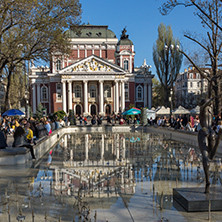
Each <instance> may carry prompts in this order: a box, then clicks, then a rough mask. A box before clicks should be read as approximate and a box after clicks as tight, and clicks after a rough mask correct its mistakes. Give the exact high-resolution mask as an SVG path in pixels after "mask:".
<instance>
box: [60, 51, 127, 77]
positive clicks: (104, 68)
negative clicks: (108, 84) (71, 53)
mask: <svg viewBox="0 0 222 222" xmlns="http://www.w3.org/2000/svg"><path fill="white" fill-rule="evenodd" d="M94 72H95V73H101V74H104V73H107V74H108V73H116V74H117V73H119V74H125V73H126V72H125V70H124V69H122V68H121V67H119V66H118V65H116V64H113V63H111V62H108V61H106V60H105V59H102V58H99V57H98V56H95V55H91V56H89V57H87V58H84V59H82V60H80V61H77V62H75V63H73V64H71V65H69V66H67V67H65V68H64V69H61V70H60V71H59V74H75V73H76V74H77V73H94Z"/></svg>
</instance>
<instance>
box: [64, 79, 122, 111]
mask: <svg viewBox="0 0 222 222" xmlns="http://www.w3.org/2000/svg"><path fill="white" fill-rule="evenodd" d="M72 82H73V81H71V80H67V81H66V80H63V81H62V109H63V110H64V111H65V112H66V113H67V112H68V110H69V109H72V107H73V101H72V95H73V92H72ZM66 83H68V90H67V89H66ZM88 85H89V80H83V92H84V93H83V95H84V97H83V104H84V115H88V114H89V93H88V92H89V91H88ZM113 89H115V90H114V97H113V99H112V101H113V104H114V110H113V111H114V112H115V113H118V112H119V111H121V112H123V111H124V110H125V82H124V81H123V80H115V84H114V87H113ZM67 91H68V107H67V102H66V101H67V99H66V96H67V95H66V92H67ZM101 92H102V93H101ZM97 95H99V104H98V105H99V114H100V115H104V113H105V110H104V105H105V104H104V80H99V93H98V92H97ZM67 108H68V110H67Z"/></svg>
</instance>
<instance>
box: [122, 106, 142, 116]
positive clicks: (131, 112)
mask: <svg viewBox="0 0 222 222" xmlns="http://www.w3.org/2000/svg"><path fill="white" fill-rule="evenodd" d="M138 114H141V110H140V109H138V108H134V107H133V108H132V109H129V110H127V111H125V112H123V113H122V115H128V116H129V115H138Z"/></svg>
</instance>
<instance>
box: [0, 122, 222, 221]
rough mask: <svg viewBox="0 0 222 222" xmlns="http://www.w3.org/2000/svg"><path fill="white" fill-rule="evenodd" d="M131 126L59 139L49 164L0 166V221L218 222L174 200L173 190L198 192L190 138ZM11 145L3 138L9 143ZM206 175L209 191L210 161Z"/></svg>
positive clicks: (216, 173) (216, 177)
mask: <svg viewBox="0 0 222 222" xmlns="http://www.w3.org/2000/svg"><path fill="white" fill-rule="evenodd" d="M89 127H90V126H89ZM95 127H96V126H94V128H93V127H92V129H95ZM118 128H120V126H119V127H118ZM132 128H133V127H132ZM136 129H137V130H136V131H135V132H128V133H110V132H109V133H108V132H106V133H105V132H104V133H95V130H94V132H91V133H78V132H77V133H75V134H70V135H66V136H65V137H63V138H61V139H60V141H59V143H57V145H55V146H54V147H53V148H52V160H51V163H50V164H49V165H48V161H49V160H48V157H49V155H48V154H46V155H45V156H43V157H42V158H41V159H39V160H37V161H36V162H29V163H27V164H25V165H18V166H4V167H1V170H0V194H1V205H0V221H2V222H8V218H9V215H10V217H11V221H12V222H13V221H15V222H16V217H17V216H18V215H19V212H20V214H21V215H24V216H25V218H26V219H25V221H34V222H42V221H67V222H68V221H70V222H71V221H87V220H86V218H88V221H101V222H103V221H113V222H116V221H117V222H122V221H153V222H156V221H208V217H209V216H210V217H211V221H222V212H216V211H215V212H211V213H210V215H209V213H208V212H190V213H188V212H186V211H185V210H184V209H183V208H182V207H181V206H180V205H179V204H178V203H177V202H175V201H174V200H173V192H172V190H173V188H182V187H183V188H188V187H189V188H191V187H196V188H197V187H199V188H203V187H204V173H203V169H202V166H201V165H200V164H201V163H200V159H199V150H198V148H197V146H196V145H197V144H196V133H184V132H181V131H175V130H169V129H165V128H160V127H158V128H156V127H146V132H144V131H145V130H144V129H142V128H141V126H136ZM134 130H135V127H134ZM134 130H132V131H134ZM170 138H171V139H172V140H169V139H170ZM176 138H177V139H178V140H179V142H178V141H175V140H176ZM12 141H13V138H12V137H11V136H9V137H8V141H7V142H8V145H10V144H11V142H12ZM191 148H192V149H193V150H194V153H195V155H194V159H193V160H192V158H191V156H190V153H189V150H190V149H191ZM86 149H87V150H88V152H87V153H88V154H87V156H86V152H85V150H86ZM101 152H103V156H104V159H103V158H102V155H100V154H101ZM219 157H221V147H220V148H219V152H218V155H217V156H216V159H217V160H218V158H219ZM211 172H212V186H215V187H217V186H221V179H220V175H221V169H219V168H217V165H216V162H212V164H211ZM8 209H10V211H8ZM20 209H21V210H22V211H20ZM89 210H90V211H89ZM33 213H34V220H33ZM45 218H46V219H45ZM84 218H85V219H84Z"/></svg>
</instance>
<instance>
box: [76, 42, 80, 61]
mask: <svg viewBox="0 0 222 222" xmlns="http://www.w3.org/2000/svg"><path fill="white" fill-rule="evenodd" d="M77 57H78V58H79V57H80V56H79V45H77Z"/></svg>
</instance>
